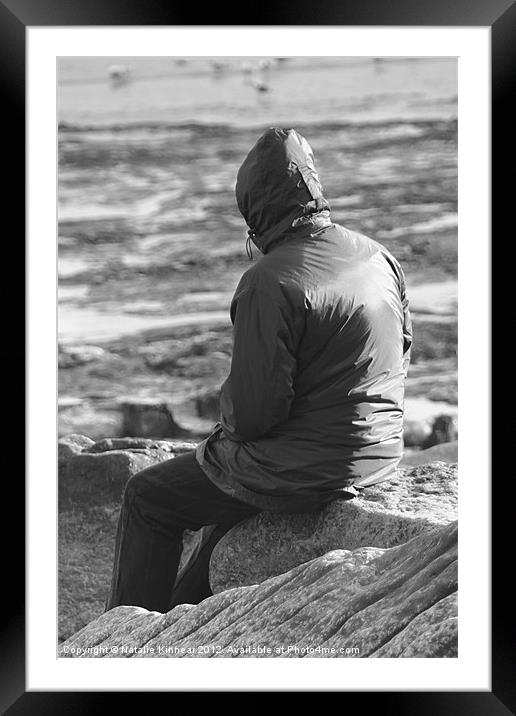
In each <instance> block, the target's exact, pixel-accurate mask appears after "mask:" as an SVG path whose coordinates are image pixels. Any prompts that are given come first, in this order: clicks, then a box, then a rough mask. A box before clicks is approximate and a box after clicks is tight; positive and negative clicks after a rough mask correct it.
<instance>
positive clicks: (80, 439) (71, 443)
mask: <svg viewBox="0 0 516 716" xmlns="http://www.w3.org/2000/svg"><path fill="white" fill-rule="evenodd" d="M94 444H95V443H94V442H93V440H91V439H90V438H88V437H86V435H77V434H75V433H72V435H67V436H65V437H63V438H61V439H60V440H59V442H58V445H57V461H58V464H59V465H61V464H64V463H65V462H67V461H68V460H69V459H70V458H71V457H73V456H74V455H77V454H78V453H80V452H82V451H83V450H84V449H86V448H89V447H91V446H92V445H94Z"/></svg>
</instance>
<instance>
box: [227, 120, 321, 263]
mask: <svg viewBox="0 0 516 716" xmlns="http://www.w3.org/2000/svg"><path fill="white" fill-rule="evenodd" d="M235 193H236V200H237V204H238V208H239V209H240V212H241V214H242V216H243V217H244V219H245V221H246V224H247V226H248V227H249V236H250V238H251V239H252V240H253V242H254V244H255V245H256V246H257V247H258V249H260V251H261V252H262V253H267V251H268V250H269V249H270V248H271V246H272V244H274V243H275V242H276V241H278V240H279V239H280V238H281V237H282V236H283V235H284V234H286V233H287V232H288V231H289V229H291V228H293V226H294V227H295V226H296V225H297V224H300V223H303V218H304V217H306V218H309V217H313V216H314V215H317V214H324V215H325V218H326V219H327V223H328V224H329V223H330V221H329V212H328V211H327V210H328V209H329V204H328V202H327V201H326V200H325V199H324V197H323V192H322V186H321V183H320V181H319V176H318V174H317V171H316V169H315V164H314V156H313V152H312V150H311V148H310V145H309V144H308V142H307V141H306V139H305V138H304V137H302V136H301V135H300V134H298V133H297V132H296V130H295V129H280V128H278V127H272V128H271V129H268V130H267V131H266V132H265V133H264V134H262V136H261V137H260V138H259V139H258V141H257V142H256V144H255V145H254V147H253V148H252V149H251V151H250V152H249V154H248V155H247V157H246V158H245V160H244V162H243V164H242V166H241V167H240V169H239V170H238V174H237V182H236V188H235Z"/></svg>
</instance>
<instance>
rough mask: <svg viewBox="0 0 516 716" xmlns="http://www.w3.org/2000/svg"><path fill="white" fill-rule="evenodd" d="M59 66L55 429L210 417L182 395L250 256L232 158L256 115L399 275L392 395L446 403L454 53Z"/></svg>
mask: <svg viewBox="0 0 516 716" xmlns="http://www.w3.org/2000/svg"><path fill="white" fill-rule="evenodd" d="M113 67H115V68H125V72H126V76H124V77H122V79H120V78H118V79H117V78H116V77H115V81H114V80H113ZM110 72H111V74H110ZM122 74H123V73H122ZM58 76H59V92H58V110H59V130H58V141H59V206H58V218H59V237H58V276H59V283H58V304H59V305H58V308H59V310H58V338H59V345H60V367H61V369H60V371H59V404H60V410H59V432H60V434H64V433H66V432H70V431H71V432H86V434H88V435H89V436H90V437H93V438H99V437H105V436H106V434H109V435H112V434H114V435H116V434H119V432H117V431H119V430H120V429H121V428H120V425H119V421H118V422H117V420H118V418H117V411H118V407H117V406H118V403H119V402H120V401H121V400H124V399H125V398H126V397H127V396H131V397H133V398H140V397H145V398H148V399H152V398H155V399H156V400H164V401H166V402H168V403H170V404H171V405H172V406H174V408H175V410H176V411H179V412H178V414H180V415H182V416H183V418H184V420H186V423H185V424H186V426H188V425H192V426H195V428H196V429H197V430H200V431H201V432H202V430H203V429H204V428H205V429H208V428H209V425H210V421H209V419H205V420H204V418H205V416H203V415H199V414H197V413H196V411H195V410H194V408H193V407H192V406H193V405H194V402H192V400H193V397H194V396H195V395H196V394H197V393H198V392H199V391H204V390H206V389H212V390H216V389H217V388H218V387H219V386H220V384H221V383H222V381H223V380H224V378H225V376H226V375H227V372H228V370H229V361H230V355H231V325H230V320H229V303H230V300H231V295H232V292H233V290H234V288H235V287H236V285H237V282H238V280H239V278H240V276H241V275H242V273H243V272H244V271H245V270H246V269H247V268H248V266H249V259H248V258H247V255H246V252H245V238H246V233H247V227H246V226H245V223H244V221H243V219H242V217H241V216H240V214H239V212H238V208H237V206H236V202H235V198H234V184H235V178H236V171H237V169H238V167H239V165H240V163H241V161H242V159H243V157H244V156H245V154H246V153H247V151H248V150H249V148H250V147H251V146H252V144H253V143H254V142H255V141H256V139H257V137H258V136H259V135H260V133H261V132H262V131H263V130H264V129H265V128H267V127H268V126H289V127H290V126H292V127H295V128H296V129H298V131H300V132H301V133H302V134H303V135H304V136H305V137H306V138H307V139H308V141H309V142H310V144H311V146H312V148H313V150H314V153H315V156H316V160H317V167H318V170H319V173H320V176H321V179H322V182H323V186H324V189H325V195H326V197H327V199H328V200H329V202H330V205H331V209H332V218H333V221H335V222H336V223H340V224H342V225H344V226H346V227H348V228H350V229H353V230H357V231H359V232H362V233H364V234H366V235H368V236H370V237H371V238H373V239H376V240H378V241H380V242H381V243H382V244H384V245H385V246H386V247H387V248H388V249H389V250H390V251H391V252H392V253H393V254H394V255H395V256H396V258H398V260H399V261H400V263H401V264H402V266H403V268H404V270H405V273H406V276H407V286H408V295H409V299H410V302H411V309H412V312H413V316H414V325H415V346H414V352H413V365H412V367H411V372H410V374H409V380H408V383H407V406H408V408H410V406H411V405H412V404H411V400H412V398H415V399H416V398H417V401H418V403H417V405H418V407H417V410H416V408H415V407H414V411H415V412H417V414H418V415H419V414H420V413H421V410H422V408H421V404H422V402H424V404H425V405H427V404H428V405H427V410H428V412H429V414H430V413H432V411H434V408H436V407H437V405H432V402H431V401H432V400H434V401H436V402H437V403H438V404H439V405H440V406H441V407H442V405H441V404H445V405H452V406H454V410H455V409H456V405H455V403H456V393H457V391H456V336H457V119H456V117H457V89H456V61H455V60H454V59H442V58H441V59H436V58H429V59H425V58H419V59H413V58H390V59H381V58H345V57H344V58H335V57H321V58H317V57H316V58H308V57H305V58H256V57H252V58H241V57H228V58H218V59H217V63H214V60H213V58H212V59H210V58H201V57H195V58H180V59H178V58H172V57H169V58H163V57H158V58H135V57H132V58H99V57H97V58H89V59H88V62H85V60H84V58H71V57H68V58H63V60H62V61H61V62H60V65H59V68H58ZM258 79H259V81H260V82H261V83H262V84H263V85H264V86H266V87H267V90H266V91H263V92H262V91H258V90H257V80H258ZM257 254H258V252H257V251H255V260H259V258H258V256H257ZM95 348H96V349H97V350H93V349H95ZM73 356H75V359H74V357H73ZM81 356H82V358H81ZM435 375H438V376H441V377H442V376H444V379H443V380H434V379H433V378H434V376H435ZM429 386H431V389H430V388H429ZM414 405H415V404H414ZM423 412H424V411H423ZM203 420H204V422H203ZM87 431H89V432H87ZM106 431H107V433H106Z"/></svg>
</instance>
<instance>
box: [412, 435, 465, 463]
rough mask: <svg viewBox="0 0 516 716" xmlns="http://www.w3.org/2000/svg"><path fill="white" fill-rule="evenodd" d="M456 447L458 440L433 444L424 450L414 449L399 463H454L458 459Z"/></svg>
mask: <svg viewBox="0 0 516 716" xmlns="http://www.w3.org/2000/svg"><path fill="white" fill-rule="evenodd" d="M458 447H459V443H458V441H457V440H454V441H453V442H451V443H441V444H440V445H434V446H433V447H431V448H427V449H426V450H415V451H414V452H412V453H410V454H409V455H404V456H403V459H402V461H401V465H402V466H406V465H425V464H427V463H430V462H435V461H439V462H450V463H456V462H457V460H458Z"/></svg>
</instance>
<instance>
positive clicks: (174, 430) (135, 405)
mask: <svg viewBox="0 0 516 716" xmlns="http://www.w3.org/2000/svg"><path fill="white" fill-rule="evenodd" d="M120 408H121V410H122V421H123V422H122V433H123V435H124V436H127V437H135V436H141V437H144V438H174V437H183V436H185V435H187V434H188V433H187V431H186V430H184V429H183V428H182V427H181V426H180V425H178V424H177V423H176V421H175V420H174V416H173V415H172V412H171V410H170V408H169V406H168V405H167V404H166V403H164V402H161V403H160V402H157V401H156V400H147V399H145V398H144V399H139V400H130V401H129V400H126V401H122V402H121V404H120Z"/></svg>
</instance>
